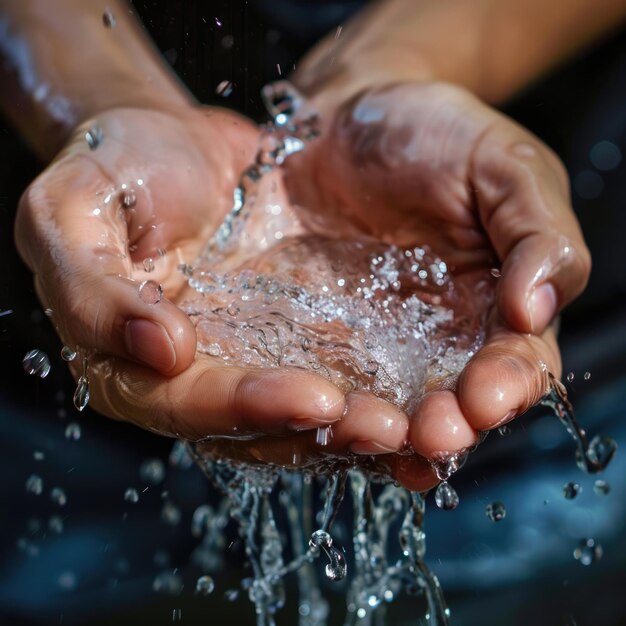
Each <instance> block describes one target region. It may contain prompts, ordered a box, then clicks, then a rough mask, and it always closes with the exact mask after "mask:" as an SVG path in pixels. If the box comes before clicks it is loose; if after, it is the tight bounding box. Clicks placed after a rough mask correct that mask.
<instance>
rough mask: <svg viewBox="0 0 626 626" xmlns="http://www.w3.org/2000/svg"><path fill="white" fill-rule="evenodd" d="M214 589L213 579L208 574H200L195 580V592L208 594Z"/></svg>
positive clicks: (202, 594)
mask: <svg viewBox="0 0 626 626" xmlns="http://www.w3.org/2000/svg"><path fill="white" fill-rule="evenodd" d="M214 589H215V581H214V580H213V579H212V578H211V577H210V576H200V578H198V580H197V581H196V593H197V594H199V595H201V596H208V595H209V594H211V593H213V590H214Z"/></svg>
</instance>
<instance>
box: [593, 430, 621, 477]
mask: <svg viewBox="0 0 626 626" xmlns="http://www.w3.org/2000/svg"><path fill="white" fill-rule="evenodd" d="M616 452H617V444H616V443H615V441H614V440H613V439H611V437H607V436H606V435H596V436H595V437H594V438H593V439H592V440H591V442H590V443H589V448H588V449H587V452H586V455H585V456H586V458H587V460H588V461H589V464H588V471H591V472H593V473H597V472H601V471H603V470H604V469H606V467H607V465H608V464H609V463H610V462H611V459H612V458H613V457H614V456H615V453H616Z"/></svg>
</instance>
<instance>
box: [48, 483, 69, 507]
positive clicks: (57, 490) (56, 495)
mask: <svg viewBox="0 0 626 626" xmlns="http://www.w3.org/2000/svg"><path fill="white" fill-rule="evenodd" d="M50 499H51V500H52V502H54V503H55V504H56V505H57V506H65V505H66V504H67V496H66V495H65V491H63V489H61V487H54V488H53V489H52V490H51V491H50Z"/></svg>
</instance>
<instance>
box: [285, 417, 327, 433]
mask: <svg viewBox="0 0 626 626" xmlns="http://www.w3.org/2000/svg"><path fill="white" fill-rule="evenodd" d="M336 421H337V419H335V418H332V419H328V420H324V419H317V418H313V417H301V418H294V419H290V420H289V421H288V422H287V424H286V426H287V430H292V431H293V432H296V433H299V432H302V431H305V430H315V429H316V428H322V427H324V426H330V425H331V424H334V423H335V422H336Z"/></svg>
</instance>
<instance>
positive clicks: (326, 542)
mask: <svg viewBox="0 0 626 626" xmlns="http://www.w3.org/2000/svg"><path fill="white" fill-rule="evenodd" d="M332 545H333V538H332V537H331V536H330V535H329V534H328V533H327V532H326V531H325V530H321V529H320V530H316V531H315V532H314V533H313V534H312V535H311V538H310V539H309V548H311V550H317V549H318V548H327V549H328V548H330V547H331V546H332Z"/></svg>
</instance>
